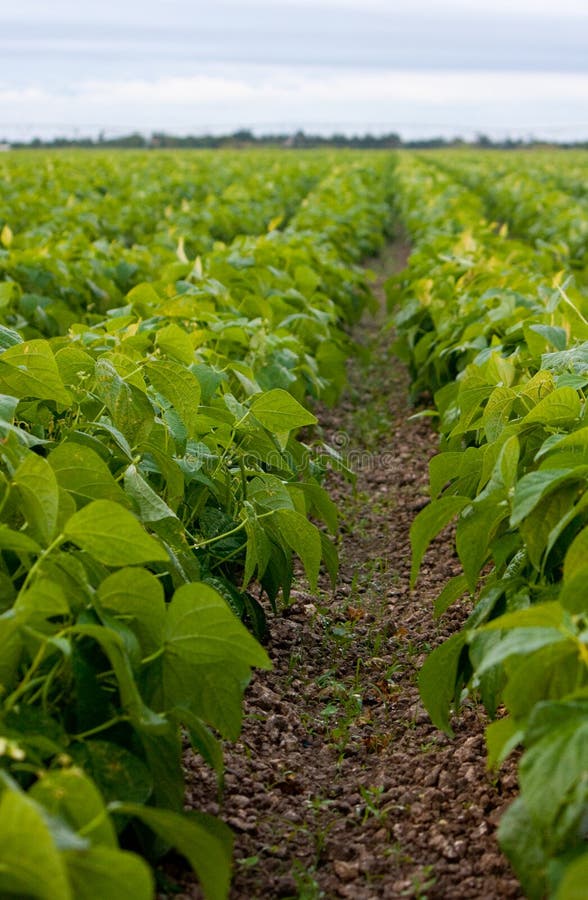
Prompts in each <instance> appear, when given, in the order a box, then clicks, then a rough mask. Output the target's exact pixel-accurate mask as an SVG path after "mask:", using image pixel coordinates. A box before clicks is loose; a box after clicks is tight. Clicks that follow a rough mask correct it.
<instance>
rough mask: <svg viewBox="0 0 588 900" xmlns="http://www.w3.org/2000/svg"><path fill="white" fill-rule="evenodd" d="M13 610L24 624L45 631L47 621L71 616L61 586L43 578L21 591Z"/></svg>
mask: <svg viewBox="0 0 588 900" xmlns="http://www.w3.org/2000/svg"><path fill="white" fill-rule="evenodd" d="M13 609H14V612H15V613H16V615H17V616H19V618H20V620H21V621H22V622H26V623H27V624H29V625H32V626H34V627H35V628H38V629H40V630H43V631H44V630H45V629H44V628H43V625H44V623H45V621H46V620H47V619H50V618H53V617H54V616H67V615H68V614H69V604H68V602H67V600H66V599H65V595H64V593H63V590H62V588H61V585H60V584H59V583H58V582H54V581H50V580H49V579H48V578H43V577H40V578H37V579H36V580H35V581H34V582H33V583H32V584H31V585H30V586H29V587H28V588H26V589H25V590H24V591H23V590H21V592H20V593H19V595H18V599H17V600H16V603H15V604H14V606H13Z"/></svg>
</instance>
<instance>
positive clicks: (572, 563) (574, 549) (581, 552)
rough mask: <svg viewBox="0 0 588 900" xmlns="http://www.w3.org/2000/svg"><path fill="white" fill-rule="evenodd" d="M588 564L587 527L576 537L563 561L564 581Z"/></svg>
mask: <svg viewBox="0 0 588 900" xmlns="http://www.w3.org/2000/svg"><path fill="white" fill-rule="evenodd" d="M587 564H588V527H586V528H583V529H582V531H581V532H580V533H579V534H577V535H576V537H575V538H574V540H573V541H572V543H571V544H570V546H569V548H568V552H567V553H566V558H565V560H564V581H566V582H567V581H570V580H571V579H572V578H573V577H574V576H575V575H576V574H577V573H578V572H580V571H582V570H583V569H584V568H585V567H586V565H587Z"/></svg>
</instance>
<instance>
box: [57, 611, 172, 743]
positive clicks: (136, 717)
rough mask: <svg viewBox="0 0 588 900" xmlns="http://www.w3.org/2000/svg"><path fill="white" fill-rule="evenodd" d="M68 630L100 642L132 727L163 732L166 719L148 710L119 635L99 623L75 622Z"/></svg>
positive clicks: (166, 727) (165, 728)
mask: <svg viewBox="0 0 588 900" xmlns="http://www.w3.org/2000/svg"><path fill="white" fill-rule="evenodd" d="M68 630H69V633H70V634H73V635H80V636H84V637H89V638H92V639H93V640H95V641H96V643H97V644H99V645H100V649H101V650H102V651H103V652H104V654H105V655H106V656H107V657H108V660H109V662H110V664H111V666H112V669H113V672H114V674H115V676H116V681H117V685H118V690H119V693H120V699H121V703H122V706H123V708H124V710H125V711H126V712H127V713H128V714H129V716H130V717H131V720H132V722H133V724H134V725H135V727H136V728H138V729H139V730H144V731H146V732H150V731H152V732H155V733H158V732H160V733H161V732H163V731H166V730H167V729H168V727H169V725H168V722H167V719H165V718H164V716H162V715H159V714H158V713H156V712H154V711H153V710H152V709H150V708H149V707H148V706H147V704H146V703H145V701H144V699H143V697H142V696H141V693H140V691H139V688H138V687H137V683H136V681H135V676H134V673H133V670H132V667H131V663H130V660H129V657H128V654H127V651H126V647H125V645H124V643H123V640H122V638H121V637H120V636H119V635H118V634H117V633H116V632H115V631H113V630H112V629H110V628H105V627H104V626H102V625H76V626H74V627H72V628H70V629H68Z"/></svg>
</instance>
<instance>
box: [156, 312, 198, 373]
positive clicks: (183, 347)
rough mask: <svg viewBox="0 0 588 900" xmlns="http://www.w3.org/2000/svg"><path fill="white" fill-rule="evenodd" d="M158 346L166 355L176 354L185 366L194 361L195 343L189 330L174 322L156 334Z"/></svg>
mask: <svg viewBox="0 0 588 900" xmlns="http://www.w3.org/2000/svg"><path fill="white" fill-rule="evenodd" d="M155 341H156V343H157V346H158V347H160V348H161V350H163V352H164V353H165V355H166V356H174V357H175V358H176V359H178V360H179V361H180V362H181V363H184V365H185V366H189V365H190V364H191V363H193V362H194V345H193V343H192V339H191V338H190V336H189V334H188V332H187V331H184V329H183V328H180V326H179V325H176V324H175V322H172V323H171V324H170V325H166V326H165V327H164V328H160V329H159V331H157V332H156V334H155Z"/></svg>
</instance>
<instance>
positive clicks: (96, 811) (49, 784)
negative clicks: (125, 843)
mask: <svg viewBox="0 0 588 900" xmlns="http://www.w3.org/2000/svg"><path fill="white" fill-rule="evenodd" d="M29 796H30V797H31V798H32V799H33V800H36V801H37V803H39V804H40V805H41V806H42V807H43V808H44V809H46V810H47V811H48V812H50V813H51V814H52V815H53V816H60V817H61V818H62V819H64V820H65V821H66V822H67V824H68V825H69V826H70V828H72V829H73V830H74V831H78V832H83V834H84V836H85V837H87V838H88V839H89V840H90V841H91V842H92V844H103V845H105V846H107V847H116V846H117V840H116V832H115V830H114V827H113V825H112V822H111V821H110V818H109V816H108V814H107V812H106V809H105V807H104V803H103V802H102V797H101V796H100V794H99V792H98V790H97V789H96V786H95V785H94V784H93V782H92V781H90V779H89V778H88V777H87V776H86V775H85V774H84V773H83V772H82V770H81V769H78V768H76V767H72V768H69V769H62V770H61V771H54V772H47V773H46V774H44V775H43V777H42V778H40V779H39V780H38V781H37V782H36V783H35V784H34V785H33V787H32V788H31V790H30V793H29Z"/></svg>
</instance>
